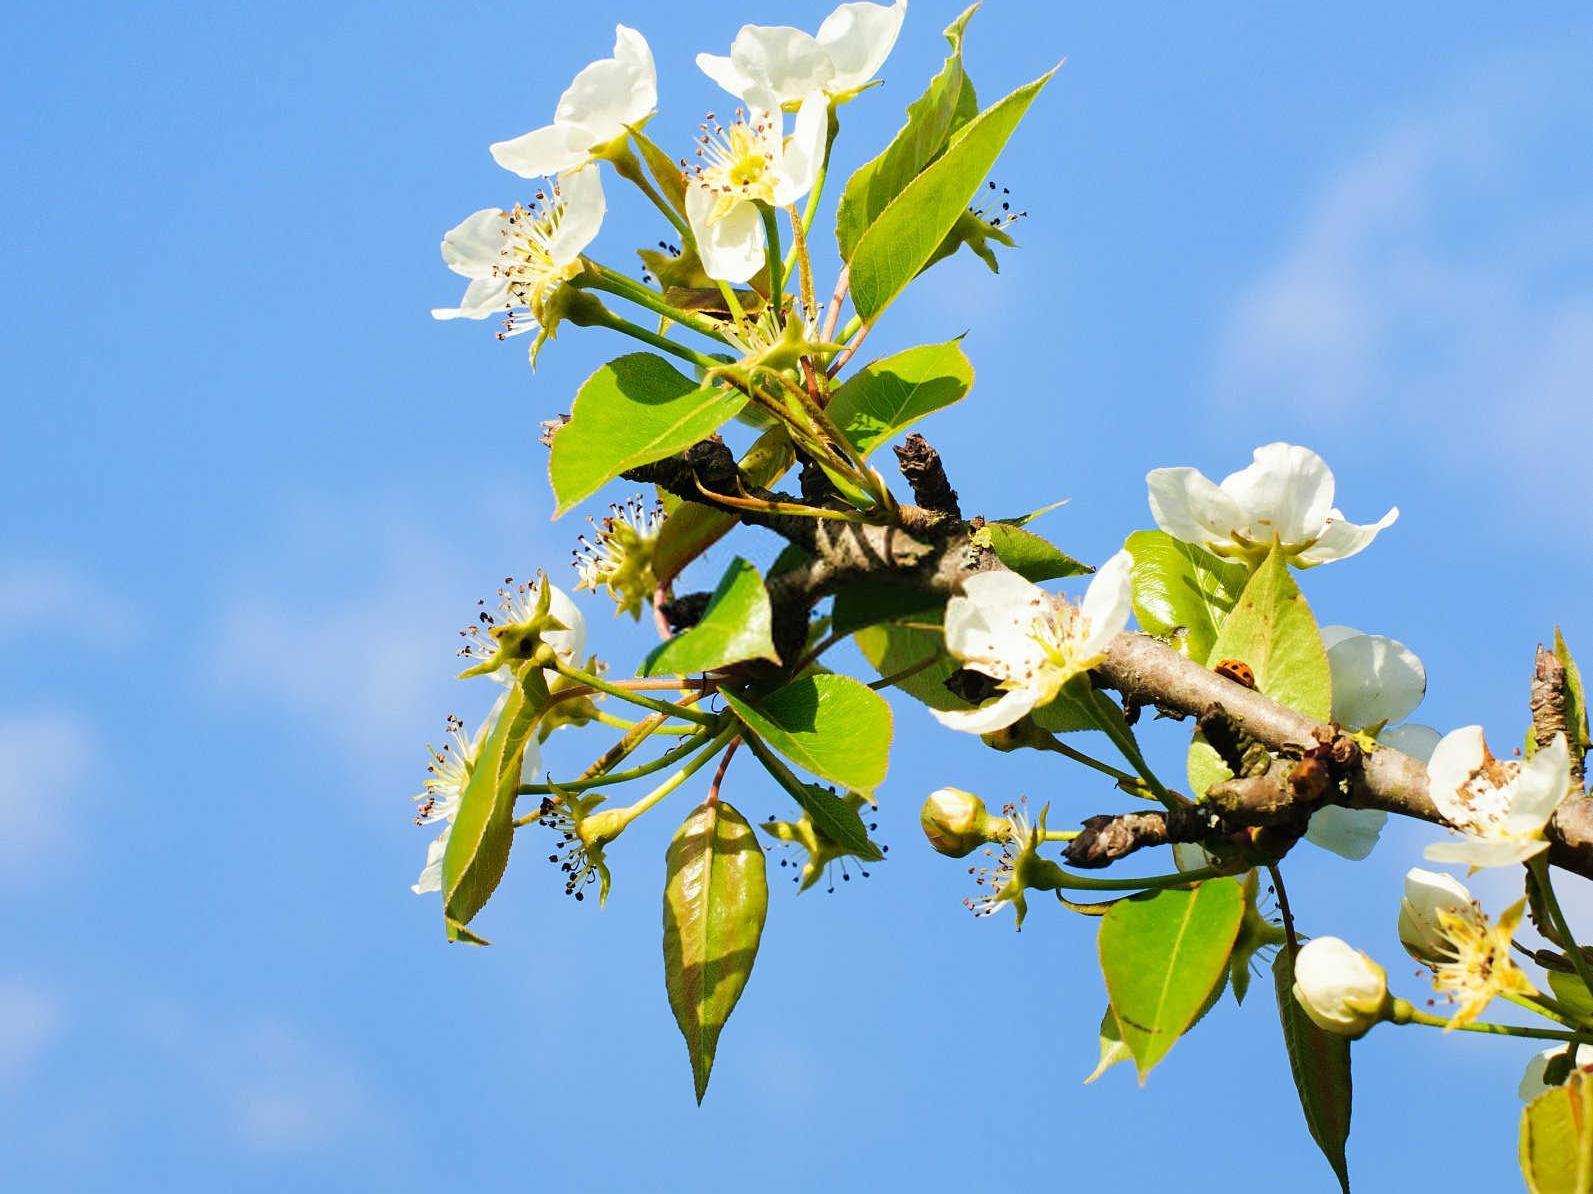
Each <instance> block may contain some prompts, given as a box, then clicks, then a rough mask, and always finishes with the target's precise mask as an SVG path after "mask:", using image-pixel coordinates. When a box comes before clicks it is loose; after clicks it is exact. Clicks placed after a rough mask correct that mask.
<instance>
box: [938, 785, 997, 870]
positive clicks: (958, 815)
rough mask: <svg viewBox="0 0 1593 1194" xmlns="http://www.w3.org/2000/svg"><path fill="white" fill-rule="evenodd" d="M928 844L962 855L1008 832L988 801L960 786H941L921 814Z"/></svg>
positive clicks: (956, 856) (952, 854)
mask: <svg viewBox="0 0 1593 1194" xmlns="http://www.w3.org/2000/svg"><path fill="white" fill-rule="evenodd" d="M918 822H919V824H920V825H922V826H923V827H924V836H925V837H927V838H928V839H929V844H930V845H931V846H933V847H935V849H937V850H939V851H940V852H941V853H942V854H946V855H949V856H950V857H952V858H961V857H963V856H964V855H966V854H970V853H972V852H973V851H974V850H976V849H977V848H978V847H980V846H982V845H984V844H985V843H986V842H993V841H995V840H996V839H997V838H999V837H1001V836H1002V835H1003V834H1004V833H1005V832H1006V831H1007V827H1008V824H1009V822H1008V821H1007V819H1006V818H1005V817H992V816H991V815H990V814H989V813H987V812H986V811H985V802H984V801H983V800H981V799H979V797H977V796H975V795H974V794H973V793H972V792H965V791H963V790H962V789H961V788H940V789H938V790H936V791H934V792H931V793H930V794H929V799H928V800H926V801H924V808H923V811H922V812H921V813H919V814H918Z"/></svg>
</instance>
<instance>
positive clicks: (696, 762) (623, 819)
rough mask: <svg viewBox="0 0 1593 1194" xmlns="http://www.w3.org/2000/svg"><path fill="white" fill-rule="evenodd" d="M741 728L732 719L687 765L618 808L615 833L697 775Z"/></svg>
mask: <svg viewBox="0 0 1593 1194" xmlns="http://www.w3.org/2000/svg"><path fill="white" fill-rule="evenodd" d="M740 729H741V727H740V725H739V724H737V723H736V722H735V721H734V720H732V721H731V722H730V724H729V725H727V726H725V728H724V729H722V730H720V731H719V733H717V734H716V735H714V738H713V741H711V742H710V743H708V745H707V746H705V747H703V748H702V749H701V750H700V751H698V752H697V754H695V755H693V756H692V758H691V759H690V760H688V761H687V763H686V765H685V766H684V767H682V768H681V769H680V770H679V771H677V772H675V774H674V775H671V776H670V777H669V778H668V779H666V780H665V781H664V782H663V783H661V784H659V785H658V786H657V787H656V788H654V789H653V790H652V791H651V792H649V793H647V795H645V796H643V797H642V798H641V799H640V800H638V801H637V802H636V803H635V804H633V805H630V806H629V807H628V808H623V809H620V810H618V814H619V815H618V828H617V829H615V831H614V832H615V834H618V833H619V831H620V830H621V829H624V828H625V826H627V825H629V824H630V823H631V822H632V821H634V820H636V818H637V817H639V816H641V815H642V814H643V813H645V812H646V811H647V810H648V809H650V808H652V807H653V805H655V804H657V803H658V802H659V801H660V800H662V799H663V798H664V797H665V796H668V795H669V794H670V793H671V792H673V791H674V790H675V789H676V788H678V787H680V785H681V784H683V783H685V782H686V781H687V780H688V779H690V778H691V777H692V776H694V775H696V774H697V772H699V771H701V770H702V769H703V767H704V766H706V765H707V763H708V761H709V760H710V759H712V758H713V757H714V756H715V755H716V754H718V753H719V749H720V747H722V746H724V745H725V743H727V742H729V741H730V740H731V739H732V738H734V737H735V736H736V734H737V733H738V732H739V731H740Z"/></svg>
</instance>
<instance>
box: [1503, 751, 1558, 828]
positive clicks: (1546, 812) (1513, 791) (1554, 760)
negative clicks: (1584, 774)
mask: <svg viewBox="0 0 1593 1194" xmlns="http://www.w3.org/2000/svg"><path fill="white" fill-rule="evenodd" d="M1570 790H1571V752H1570V750H1569V749H1568V748H1567V747H1566V743H1565V735H1564V734H1556V735H1555V736H1554V741H1553V742H1551V743H1549V745H1547V746H1545V747H1543V748H1542V749H1541V750H1539V751H1538V753H1537V754H1535V755H1533V756H1532V757H1531V758H1530V759H1528V760H1527V761H1526V762H1525V763H1523V764H1521V771H1520V773H1519V774H1517V776H1516V778H1515V780H1514V782H1513V783H1512V784H1511V785H1510V814H1509V816H1507V817H1506V818H1505V829H1506V830H1507V831H1508V832H1510V833H1513V834H1536V833H1541V832H1542V831H1543V827H1544V826H1545V825H1546V824H1548V821H1549V818H1550V817H1552V816H1553V815H1554V810H1555V809H1557V808H1558V807H1559V806H1560V801H1562V800H1564V799H1565V797H1566V795H1567V794H1568V793H1569V792H1570Z"/></svg>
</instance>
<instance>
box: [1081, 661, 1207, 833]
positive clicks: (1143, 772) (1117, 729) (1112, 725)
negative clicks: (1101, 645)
mask: <svg viewBox="0 0 1593 1194" xmlns="http://www.w3.org/2000/svg"><path fill="white" fill-rule="evenodd" d="M1069 686H1070V687H1071V688H1072V690H1073V696H1074V698H1075V699H1076V700H1077V701H1078V702H1079V703H1080V704H1082V705H1083V706H1084V707H1085V709H1086V710H1088V712H1089V714H1090V718H1091V720H1092V721H1094V722H1095V724H1096V725H1097V726H1098V727H1099V728H1100V730H1101V732H1102V733H1104V734H1105V735H1106V736H1107V737H1108V738H1110V739H1111V740H1112V745H1114V746H1116V747H1117V749H1118V750H1119V751H1120V752H1122V755H1123V757H1124V758H1125V759H1127V760H1128V762H1129V766H1131V767H1133V768H1134V770H1135V771H1136V772H1138V773H1139V777H1140V778H1141V779H1143V780H1144V781H1145V783H1146V785H1148V786H1149V788H1150V790H1151V792H1152V793H1154V794H1155V797H1156V799H1157V800H1159V801H1161V803H1162V806H1163V807H1164V808H1177V807H1179V803H1180V802H1179V800H1178V799H1177V798H1176V797H1175V796H1174V795H1173V794H1172V793H1171V792H1169V791H1168V790H1167V787H1166V785H1165V784H1163V783H1162V781H1161V780H1160V779H1158V778H1157V776H1156V772H1155V771H1153V770H1151V766H1150V764H1149V763H1147V762H1146V761H1145V756H1144V755H1142V754H1141V753H1140V750H1139V743H1138V742H1136V741H1135V740H1134V731H1133V730H1131V729H1129V728H1128V723H1127V722H1125V721H1124V720H1123V719H1122V714H1121V713H1119V712H1118V711H1117V710H1116V709H1115V708H1113V707H1110V706H1108V705H1107V704H1106V698H1105V697H1103V696H1102V695H1101V694H1100V693H1098V692H1096V691H1095V689H1093V688H1091V687H1090V678H1089V677H1088V676H1079V677H1075V678H1074V679H1073V680H1071V681H1070V682H1069Z"/></svg>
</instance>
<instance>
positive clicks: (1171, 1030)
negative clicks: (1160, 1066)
mask: <svg viewBox="0 0 1593 1194" xmlns="http://www.w3.org/2000/svg"><path fill="white" fill-rule="evenodd" d="M1243 914H1244V895H1243V893H1242V892H1241V891H1240V890H1239V884H1238V883H1237V882H1235V881H1234V880H1232V879H1213V880H1210V881H1209V882H1206V883H1200V884H1197V885H1196V886H1195V887H1193V888H1191V889H1189V890H1178V889H1176V888H1167V889H1165V890H1162V891H1156V892H1146V893H1145V894H1143V895H1137V896H1135V897H1133V898H1132V899H1127V900H1122V901H1119V902H1118V903H1116V904H1114V905H1112V907H1111V908H1110V909H1109V910H1108V911H1107V913H1106V915H1105V916H1104V917H1102V918H1101V934H1100V953H1101V972H1102V973H1103V974H1104V975H1105V976H1106V994H1107V997H1108V998H1109V999H1110V1000H1111V1003H1112V1012H1113V1014H1115V1015H1116V1017H1117V1025H1118V1029H1119V1030H1120V1031H1121V1033H1122V1036H1123V1043H1124V1044H1125V1045H1127V1046H1128V1049H1129V1052H1130V1053H1132V1054H1133V1055H1134V1064H1135V1065H1136V1066H1137V1067H1138V1069H1139V1080H1140V1082H1141V1083H1142V1084H1143V1083H1144V1081H1145V1078H1146V1077H1147V1075H1149V1074H1150V1072H1151V1070H1152V1069H1154V1068H1155V1066H1156V1063H1157V1062H1159V1061H1161V1059H1162V1058H1163V1057H1165V1056H1166V1055H1167V1051H1168V1050H1169V1049H1171V1048H1172V1047H1173V1045H1174V1044H1175V1043H1176V1042H1177V1040H1178V1038H1179V1037H1180V1036H1181V1035H1183V1032H1184V1030H1185V1029H1187V1028H1188V1027H1189V1026H1190V1025H1191V1024H1193V1023H1194V1021H1195V1018H1196V1017H1197V1016H1198V1015H1199V1014H1200V1012H1201V1009H1202V1008H1203V1007H1205V1006H1206V1004H1207V1000H1208V998H1209V997H1210V996H1211V994H1212V992H1213V990H1214V989H1216V987H1217V983H1218V982H1219V981H1220V980H1221V979H1222V976H1223V974H1224V973H1225V972H1226V970H1227V967H1228V954H1229V951H1230V950H1232V949H1233V943H1234V939H1235V938H1236V937H1237V936H1238V934H1239V920H1240V917H1241V916H1243Z"/></svg>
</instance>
